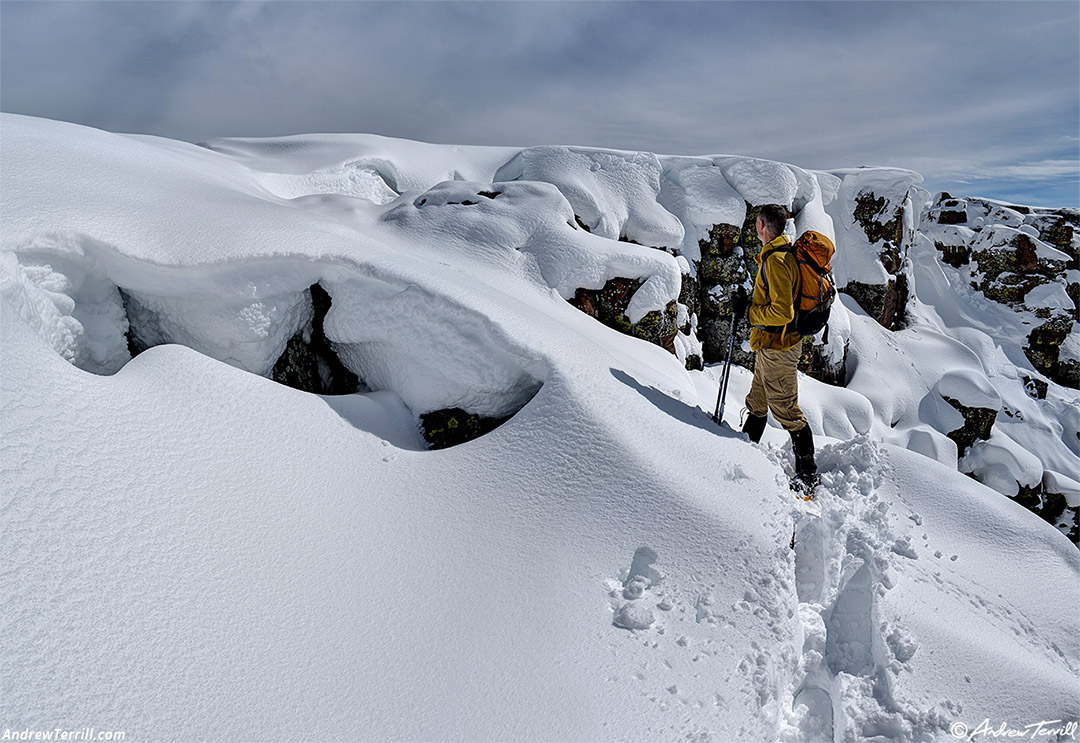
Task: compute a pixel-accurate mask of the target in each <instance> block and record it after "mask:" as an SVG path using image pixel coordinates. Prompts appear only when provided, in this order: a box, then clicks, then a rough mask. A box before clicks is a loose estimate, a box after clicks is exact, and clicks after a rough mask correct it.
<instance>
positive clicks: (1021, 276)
mask: <svg viewBox="0 0 1080 743" xmlns="http://www.w3.org/2000/svg"><path fill="white" fill-rule="evenodd" d="M972 258H973V259H974V261H975V264H976V265H977V266H978V270H979V273H980V274H981V275H982V280H981V281H980V282H978V285H977V287H976V288H978V290H979V291H981V292H982V293H983V294H985V295H986V296H987V297H988V298H989V299H992V300H994V301H995V302H999V303H1001V304H1007V305H1012V306H1014V307H1016V306H1018V305H1020V304H1022V303H1023V301H1024V298H1025V297H1026V296H1027V295H1028V292H1030V291H1031V290H1032V289H1034V288H1035V287H1037V286H1039V285H1041V284H1046V283H1048V282H1050V281H1054V280H1055V279H1057V278H1058V277H1060V276H1061V275H1062V274H1063V272H1064V270H1065V267H1064V265H1063V264H1062V263H1061V262H1058V261H1044V262H1040V261H1039V258H1038V254H1037V249H1036V247H1035V243H1034V242H1032V240H1031V238H1030V237H1029V236H1027V235H1023V234H1021V235H1016V236H1015V237H1013V238H1012V239H1011V240H1010V241H1009V242H1008V243H1007V244H1005V245H1002V246H999V247H991V248H987V249H985V250H980V251H977V252H975V253H973V254H972Z"/></svg>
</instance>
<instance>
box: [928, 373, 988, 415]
mask: <svg viewBox="0 0 1080 743" xmlns="http://www.w3.org/2000/svg"><path fill="white" fill-rule="evenodd" d="M934 388H935V389H936V390H937V392H938V394H939V395H941V396H942V397H947V398H950V399H952V400H956V401H957V402H958V403H960V404H961V405H964V406H965V407H969V408H985V409H987V410H995V411H996V410H998V409H999V408H1000V407H1001V395H999V394H998V393H997V390H995V389H994V385H992V384H990V380H989V379H987V378H986V375H984V374H980V373H978V372H975V371H973V370H970V369H965V370H962V371H959V370H958V371H948V372H945V373H944V374H942V375H941V379H939V380H938V382H937V384H936V385H935V386H934Z"/></svg>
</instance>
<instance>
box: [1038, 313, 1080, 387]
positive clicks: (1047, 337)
mask: <svg viewBox="0 0 1080 743" xmlns="http://www.w3.org/2000/svg"><path fill="white" fill-rule="evenodd" d="M1072 328H1073V318H1072V317H1071V316H1070V315H1064V314H1059V315H1055V316H1053V317H1051V318H1050V319H1049V320H1047V321H1046V322H1044V323H1043V324H1042V325H1040V326H1038V327H1037V328H1035V329H1034V330H1032V331H1031V333H1030V334H1029V335H1028V343H1027V345H1026V346H1024V354H1025V355H1026V356H1027V357H1028V360H1029V361H1030V362H1031V364H1032V366H1034V367H1035V369H1036V370H1038V371H1039V372H1041V373H1042V374H1045V375H1046V376H1048V377H1050V379H1052V380H1054V381H1055V382H1057V383H1058V384H1060V385H1062V386H1065V387H1071V388H1073V389H1080V364H1078V363H1077V362H1076V361H1075V360H1072V359H1065V360H1063V359H1061V344H1062V343H1064V342H1065V339H1066V338H1067V337H1068V336H1069V333H1071V332H1073V331H1072Z"/></svg>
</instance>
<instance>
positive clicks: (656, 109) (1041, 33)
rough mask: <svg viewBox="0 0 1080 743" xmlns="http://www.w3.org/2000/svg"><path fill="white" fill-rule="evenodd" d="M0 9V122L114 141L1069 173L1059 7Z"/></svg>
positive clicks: (1071, 69) (1071, 77) (1079, 77)
mask: <svg viewBox="0 0 1080 743" xmlns="http://www.w3.org/2000/svg"><path fill="white" fill-rule="evenodd" d="M0 14H2V23H0V34H2V39H0V55H2V56H0V62H2V64H0V108H2V109H3V110H5V111H15V112H20V113H29V114H35V115H41V116H48V117H51V118H59V119H65V120H71V121H77V122H79V123H86V124H90V125H93V126H99V127H102V128H105V129H110V130H113V131H137V132H144V133H151V134H158V135H162V136H169V137H176V138H181V139H187V140H192V141H197V140H202V139H208V138H212V137H220V136H272V135H280V134H292V133H305V132H314V131H344V132H348V131H365V132H375V133H380V134H386V135H390V136H398V137H405V138H413V139H421V140H425V141H431V142H442V143H458V144H507V145H529V144H552V143H562V144H583V145H591V146H607V147H614V148H621V149H644V150H651V151H654V152H660V153H667V154H705V153H735V154H750V155H756V156H760V157H770V158H776V159H781V160H785V161H788V162H793V163H795V164H799V165H803V166H805V167H812V168H838V167H849V166H853V165H860V164H866V165H896V166H900V167H913V168H915V169H918V170H920V171H921V172H923V173H924V175H926V176H927V180H928V181H932V180H933V179H934V178H935V177H938V176H940V177H945V176H948V177H953V176H955V177H960V175H961V174H964V177H968V178H971V177H977V176H976V175H975V174H980V173H991V172H992V173H994V174H995V177H1000V178H1016V179H1021V180H1031V179H1032V178H1033V177H1034V175H1033V174H1040V175H1039V177H1040V178H1043V179H1044V180H1053V179H1054V178H1066V179H1067V177H1068V175H1069V174H1068V172H1067V166H1068V165H1069V164H1074V165H1075V164H1077V162H1078V160H1080V156H1078V153H1077V144H1076V141H1075V140H1073V141H1072V142H1068V141H1064V140H1063V137H1066V136H1069V135H1075V132H1076V131H1077V130H1078V129H1080V93H1078V91H1080V41H1078V39H1077V36H1076V33H1075V29H1076V25H1077V23H1078V9H1077V6H1076V5H1075V4H1071V3H1057V2H1048V3H1044V2H1028V3H997V2H976V3H924V2H874V3H848V2H839V3H829V2H815V3H784V2H770V3H742V2H740V3H712V2H694V3H690V2H687V3H678V2H676V3H660V2H629V3H622V2H603V3H568V2H555V3H551V2H516V3H489V2H478V3H467V2H436V3H421V2H410V3H400V2H385V3H366V2H365V3H340V2H339V3H329V2H328V3H304V2H267V3H256V2H242V3H236V4H231V3H202V2H192V3H145V2H100V1H98V0H87V1H85V2H80V3H71V2H51V1H50V0H42V1H40V2H32V3H23V2H12V1H11V0H5V2H3V3H2V4H0ZM1040 163H1041V165H1040ZM915 164H918V165H919V166H920V167H915ZM1044 176H1045V178H1044ZM1074 200H1075V199H1074ZM1070 203H1071V202H1070Z"/></svg>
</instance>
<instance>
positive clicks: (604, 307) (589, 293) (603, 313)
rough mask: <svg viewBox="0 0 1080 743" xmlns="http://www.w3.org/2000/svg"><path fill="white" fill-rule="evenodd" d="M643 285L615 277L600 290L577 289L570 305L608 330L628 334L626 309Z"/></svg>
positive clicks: (633, 280)
mask: <svg viewBox="0 0 1080 743" xmlns="http://www.w3.org/2000/svg"><path fill="white" fill-rule="evenodd" d="M644 283H645V282H644V281H642V280H641V279H623V278H618V277H616V278H614V279H611V280H610V281H608V282H607V283H606V284H604V287H603V288H602V289H578V290H577V291H576V292H575V293H574V297H573V299H571V300H570V304H572V305H574V306H575V307H577V308H578V309H579V310H581V311H582V312H584V313H585V314H586V315H588V316H590V317H594V318H596V319H597V320H599V321H600V322H602V323H604V325H607V326H608V327H609V328H615V329H616V330H618V331H620V332H623V333H629V332H630V320H629V318H627V317H626V308H627V307H628V306H629V305H630V299H631V297H633V296H634V292H636V291H637V290H638V289H639V288H641V285H642V284H644Z"/></svg>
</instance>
